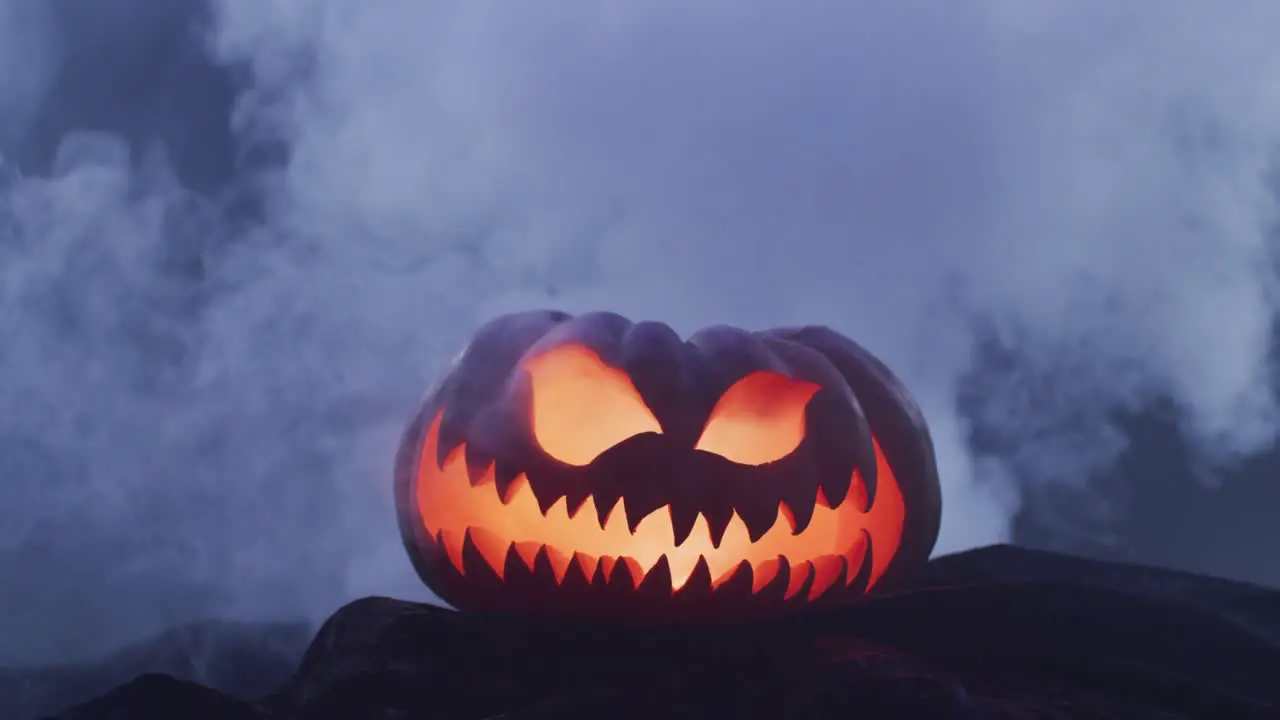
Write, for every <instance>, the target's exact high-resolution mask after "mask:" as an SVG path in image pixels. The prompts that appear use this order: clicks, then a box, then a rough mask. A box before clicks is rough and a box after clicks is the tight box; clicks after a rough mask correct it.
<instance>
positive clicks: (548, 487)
mask: <svg viewBox="0 0 1280 720" xmlns="http://www.w3.org/2000/svg"><path fill="white" fill-rule="evenodd" d="M525 477H527V478H528V479H529V489H530V490H531V491H533V497H534V498H535V499H536V500H537V501H538V510H540V511H542V516H543V517H546V515H547V511H549V510H550V509H551V506H553V505H555V504H556V503H557V502H560V500H562V499H563V498H564V493H563V492H560V490H559V488H557V487H556V483H554V482H547V481H546V480H545V479H544V480H543V481H541V482H536V481H535V478H534V477H532V476H529V475H528V474H526V475H525Z"/></svg>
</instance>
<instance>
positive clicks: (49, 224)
mask: <svg viewBox="0 0 1280 720" xmlns="http://www.w3.org/2000/svg"><path fill="white" fill-rule="evenodd" d="M1114 5H1115V4H1114V3H1111V4H1103V3H1100V2H1096V3H1095V2H1066V1H1065V0H1063V1H1062V2H1056V3H1052V4H1045V3H1040V4H1035V5H1027V4H1025V3H1016V2H1012V1H1011V0H1009V1H998V0H987V1H986V2H977V3H927V2H915V1H907V2H887V1H886V2H876V3H853V4H831V3H816V2H786V3H783V2H774V1H770V2H760V3H753V4H744V3H737V2H729V1H728V0H721V1H719V2H700V3H686V2H676V1H675V0H654V1H652V2H646V3H622V2H614V3H602V2H588V1H587V0H562V1H561V2H557V3H539V4H532V3H529V4H521V3H504V2H496V1H494V0H436V1H434V2H421V1H420V0H385V1H384V2H377V3H372V2H363V1H361V0H222V2H219V3H218V4H217V5H216V8H217V10H218V13H217V16H216V23H215V24H214V29H213V32H212V35H211V37H210V38H209V39H210V45H211V52H212V53H214V56H215V57H216V58H217V59H218V60H219V61H220V62H225V63H229V64H235V65H238V66H241V67H244V68H247V69H248V70H249V73H248V77H249V84H248V86H247V87H246V88H245V89H244V91H243V92H242V94H241V95H240V104H239V106H238V109H237V114H236V123H237V125H236V128H237V132H238V133H239V137H240V139H241V140H242V141H243V142H245V143H249V142H253V143H276V144H278V145H279V146H281V147H283V148H285V149H287V151H288V153H287V158H288V160H287V162H286V163H285V164H283V165H282V166H281V167H280V168H279V169H278V170H275V171H272V172H270V173H268V175H267V176H266V177H265V178H255V182H258V181H262V184H263V186H264V187H266V188H268V189H269V190H268V192H269V197H268V200H269V201H268V203H267V205H266V216H265V220H264V221H263V222H261V223H256V224H253V225H252V226H251V227H249V228H248V229H236V230H234V231H232V230H228V229H226V228H227V227H230V226H229V225H227V224H223V223H220V222H219V221H217V217H218V213H219V206H218V204H217V203H216V202H215V201H214V200H209V199H201V198H197V197H194V196H192V195H191V194H190V193H188V192H186V191H185V190H183V188H182V187H181V185H180V183H178V182H177V181H176V180H175V179H174V177H173V176H172V175H171V174H170V173H169V172H168V171H167V169H166V168H167V166H166V161H165V158H164V155H163V153H162V152H159V151H153V152H151V153H150V154H144V155H143V156H142V157H141V158H139V157H134V156H131V155H130V153H129V152H128V149H127V148H126V147H125V146H124V145H123V144H121V143H120V142H119V141H118V140H115V139H112V138H107V137H103V136H101V135H93V134H88V135H86V134H80V135H76V136H72V137H69V138H67V139H66V140H65V141H64V143H63V146H62V150H61V158H60V160H59V162H58V163H57V165H56V167H55V171H54V173H53V174H52V176H50V177H33V176H29V177H23V178H18V177H14V178H13V179H11V180H10V181H9V184H8V186H7V190H5V192H4V196H3V197H4V200H5V205H4V206H0V207H4V208H7V215H6V216H5V217H3V218H0V403H3V404H0V408H4V409H5V410H4V412H3V417H0V438H5V440H3V441H0V442H4V443H8V444H9V445H11V446H12V449H8V448H4V449H0V457H2V458H4V461H3V462H5V463H8V465H5V466H0V470H3V477H0V482H3V487H2V488H0V497H2V498H3V501H4V503H5V504H4V505H3V506H2V507H0V552H4V553H6V554H11V555H12V557H13V558H14V561H13V562H12V563H10V562H7V561H6V562H5V563H4V566H5V569H4V570H3V571H0V593H2V594H3V597H4V600H5V603H0V604H4V605H5V606H6V607H9V606H12V607H13V608H15V610H14V612H12V613H10V615H9V616H8V617H7V618H5V619H3V620H0V623H4V624H2V625H0V631H3V632H5V633H10V632H12V633H14V634H15V635H14V636H15V637H18V638H19V639H18V641H15V643H14V644H12V645H8V644H7V643H5V645H8V647H20V648H21V650H20V652H22V653H24V654H25V655H26V656H28V657H35V656H57V655H68V654H72V653H78V652H83V651H85V650H86V649H92V648H93V647H97V646H100V645H101V644H104V643H108V642H114V641H118V640H120V639H122V638H125V637H129V636H131V635H132V634H134V633H136V632H140V631H142V630H145V629H148V627H149V626H150V625H154V624H159V623H164V622H171V621H174V620H177V619H181V618H182V617H187V616H194V615H200V614H211V613H216V614H223V615H236V616H244V617H264V616H288V615H296V614H306V615H309V616H320V615H323V614H324V613H326V612H328V611H330V610H332V609H333V608H334V607H336V605H337V604H338V603H340V602H341V601H343V600H345V599H348V598H350V597H354V596H356V595H361V594H369V593H374V592H378V593H386V594H396V595H401V596H416V597H421V596H422V591H421V590H420V589H419V588H418V586H417V584H416V581H415V579H414V578H413V576H412V572H411V570H410V569H409V566H408V564H407V561H406V560H405V558H404V556H403V551H402V549H401V548H400V546H399V540H398V537H397V535H396V529H395V525H394V522H393V518H392V514H391V510H390V505H389V476H390V464H391V459H392V453H393V450H394V445H395V442H396V439H397V437H396V435H397V433H398V431H399V429H400V424H401V422H402V421H403V420H404V418H405V417H406V415H407V413H408V412H410V411H411V409H412V408H413V405H414V403H415V402H416V401H417V399H418V398H419V396H420V394H421V393H422V392H423V391H424V390H425V389H426V387H427V385H428V383H429V382H430V381H431V379H432V377H433V375H434V373H435V372H436V371H437V370H438V369H440V368H441V367H442V366H443V365H444V363H445V362H447V360H448V358H449V357H451V355H452V354H453V352H454V351H455V350H456V349H457V347H458V345H459V343H461V342H462V341H463V340H464V339H465V337H466V336H467V334H468V333H469V332H470V331H471V330H472V329H474V327H475V326H476V325H477V324H478V323H480V322H482V321H483V320H484V319H486V318H488V317H490V316H492V315H493V314H495V313H497V312H502V311H506V310H511V309H516V308H524V307H531V306H557V307H561V308H564V309H567V310H570V311H580V310H587V309H612V310H617V311H619V312H622V313H624V314H627V315H630V316H632V317H637V318H641V317H643V318H654V319H660V320H665V321H668V322H670V323H672V324H673V325H675V326H676V327H677V328H678V329H680V330H681V331H684V332H688V331H692V330H694V329H696V328H697V327H699V326H701V325H704V324H707V323H712V322H729V323H734V324H740V325H743V326H747V327H767V326H771V325H775V324H782V323H807V322H813V323H827V324H830V325H832V326H834V327H836V328H837V329H840V330H842V331H844V332H846V333H847V334H849V335H851V336H853V337H854V338H856V339H858V340H859V341H860V342H863V343H864V344H865V345H867V346H868V347H869V348H870V349H872V350H873V351H874V352H876V353H878V354H879V355H881V356H882V357H883V358H884V359H885V360H886V361H887V362H888V363H889V364H890V365H891V366H893V367H894V368H895V369H896V370H897V371H898V372H899V373H900V374H901V375H902V376H903V377H904V379H905V380H906V381H907V383H908V385H909V386H910V387H911V388H912V390H913V391H914V392H915V393H916V394H917V396H918V398H919V400H920V402H921V404H922V405H923V407H924V409H925V412H926V414H927V416H928V417H929V419H930V422H931V425H932V428H933V432H934V437H935V441H936V443H937V447H938V454H939V461H940V463H941V466H942V473H943V478H944V486H945V487H944V491H945V504H946V505H945V511H944V521H943V532H942V538H941V540H940V542H939V550H940V551H952V550H959V549H963V548H966V547H971V546H974V545H979V544H985V543H990V542H995V541H1000V540H1005V539H1008V537H1009V533H1010V522H1011V519H1012V517H1013V515H1014V513H1015V512H1016V511H1017V509H1018V507H1019V502H1020V499H1021V497H1022V491H1023V489H1024V488H1025V487H1027V485H1028V484H1032V485H1042V486H1043V485H1055V484H1056V485H1059V486H1064V487H1071V488H1076V489H1079V490H1081V491H1085V490H1087V489H1088V483H1089V481H1090V478H1092V477H1094V476H1096V474H1097V473H1098V472H1099V471H1101V470H1103V469H1105V468H1107V467H1108V466H1109V465H1110V463H1111V462H1112V461H1113V460H1114V459H1115V457H1116V455H1117V453H1118V452H1119V451H1120V450H1121V449H1122V448H1123V444H1124V437H1123V435H1122V434H1121V433H1120V432H1119V431H1118V429H1117V428H1115V427H1114V425H1113V424H1112V421H1111V417H1110V412H1111V411H1112V410H1113V409H1114V408H1116V407H1139V406H1141V405H1142V404H1143V403H1144V402H1146V401H1147V400H1148V399H1150V398H1151V397H1154V396H1156V395H1159V394H1167V395H1169V396H1171V397H1172V398H1173V399H1174V400H1175V401H1176V402H1177V403H1178V404H1179V405H1180V407H1181V408H1182V409H1183V410H1184V411H1185V429H1186V431H1187V433H1188V436H1189V438H1190V439H1191V440H1192V442H1193V443H1194V444H1195V446H1196V447H1198V448H1199V449H1200V450H1201V452H1202V457H1203V459H1204V460H1205V461H1206V462H1209V463H1213V462H1218V461H1221V460H1225V459H1230V458H1231V457H1235V456H1237V455H1239V454H1243V453H1248V452H1251V451H1254V450H1256V449H1259V448H1261V447H1265V446H1266V445H1267V444H1269V443H1270V442H1271V440H1272V439H1273V437H1274V436H1275V431H1276V425H1275V419H1274V418H1276V417H1277V414H1276V412H1275V410H1276V408H1275V402H1274V397H1273V396H1272V394H1271V393H1270V391H1269V389H1268V374H1267V373H1268V371H1267V356H1268V349H1269V342H1270V331H1271V322H1272V317H1273V314H1274V308H1275V305H1276V291H1275V281H1276V277H1275V268H1274V265H1273V261H1272V257H1271V253H1272V252H1273V250H1274V242H1273V241H1272V239H1271V237H1272V236H1271V235H1270V233H1272V232H1273V229H1274V227H1275V206H1274V202H1275V196H1274V192H1273V188H1272V187H1270V186H1269V185H1268V181H1269V173H1270V172H1271V169H1272V164H1273V161H1274V159H1275V158H1274V152H1275V148H1276V141H1277V140H1278V139H1280V93H1277V92H1276V90H1277V88H1276V87H1275V85H1276V83H1275V81H1274V78H1277V77H1280V74H1278V72H1277V71H1280V50H1277V49H1274V48H1275V47H1277V46H1276V45H1275V44H1274V43H1273V42H1272V41H1271V38H1270V37H1269V36H1268V35H1269V31H1268V29H1269V28H1272V27H1276V26H1277V25H1276V24H1277V22H1280V7H1278V6H1275V5H1274V4H1271V3H1265V2H1261V1H1259V2H1243V3H1238V4H1234V5H1233V6H1232V7H1231V8H1230V10H1231V12H1228V9H1227V8H1225V7H1217V4H1213V7H1211V4H1210V3H1208V2H1207V0H1204V1H1203V2H1198V3H1192V2H1181V3H1177V2H1161V3H1154V2H1150V3H1144V2H1139V3H1130V4H1127V5H1125V6H1124V7H1122V8H1120V7H1113V6H1114ZM19 17H20V15H19ZM15 22H16V21H15V20H13V18H12V17H10V15H6V14H3V13H0V39H3V38H6V37H10V36H19V35H20V36H22V37H23V38H24V42H25V43H27V44H28V47H26V48H25V49H23V50H21V52H16V51H12V50H11V48H13V47H18V46H9V45H6V44H4V43H3V42H0V62H8V63H9V64H8V65H0V101H3V102H4V103H5V105H3V106H0V107H3V108H4V109H5V112H6V113H8V108H10V107H12V108H13V111H12V113H8V114H6V115H5V117H22V116H20V115H19V114H18V113H19V111H20V110H22V111H24V112H25V111H26V110H27V109H29V108H30V107H31V106H32V104H33V103H35V102H37V99H38V97H39V94H40V89H41V88H43V87H44V85H43V84H40V85H30V87H32V88H36V89H24V87H26V86H23V85H22V83H24V82H27V83H28V84H30V82H32V81H30V79H29V78H26V77H25V76H24V77H22V78H18V76H19V75H22V73H15V72H13V71H12V68H13V67H14V63H16V62H20V61H22V59H23V58H28V57H36V56H37V55H38V53H40V52H47V53H49V56H50V57H52V55H53V51H52V50H47V49H48V48H55V49H56V47H57V46H56V38H51V37H50V38H46V41H45V42H44V43H38V42H36V40H37V39H38V38H39V37H40V35H39V34H37V33H32V32H28V31H24V30H23V29H22V28H23V27H25V28H28V30H29V29H30V28H31V27H34V26H33V25H32V24H31V23H30V22H28V24H27V25H25V26H15V24H14V23H15ZM15 27H18V30H15V29H14V28H15ZM10 57H13V58H16V59H15V60H10V59H8V58H10ZM51 63H52V61H50V64H48V67H53V65H52V64H51ZM42 66H43V65H42ZM33 67H34V65H33ZM15 78H18V79H17V80H15ZM14 122H15V123H17V122H18V121H16V120H15V121H14ZM2 127H3V124H2V123H0V128H2ZM6 222H7V223H8V224H9V226H10V227H11V228H12V230H10V231H9V232H8V234H7V235H5V234H3V233H4V232H5V230H3V228H4V227H6V226H5V225H4V224H3V223H6ZM178 237H180V238H181V242H178V241H177V240H175V238H178ZM184 263H187V264H194V265H195V266H198V267H199V268H200V270H199V272H192V273H187V274H185V275H184V274H183V272H182V271H181V268H184V267H187V265H185V264H184ZM175 267H176V268H178V270H175V269H174V268H175ZM175 278H178V279H175ZM182 278H185V279H182ZM197 280H198V282H197ZM977 327H984V328H989V329H991V330H992V331H993V332H994V333H995V334H996V335H997V336H998V337H999V338H1000V339H1001V340H1002V342H1003V344H1004V345H1005V346H1006V348H1007V349H1009V350H1010V351H1011V352H1012V353H1013V354H1014V355H1016V357H1017V362H1016V363H1014V365H1013V366H1012V369H1011V370H1010V371H1009V372H1007V373H1005V374H1003V375H1001V376H1000V378H999V380H998V381H990V382H989V384H988V385H982V383H981V382H979V383H978V385H979V387H982V388H985V391H984V392H980V393H979V394H978V396H977V400H976V402H974V403H973V404H972V407H971V408H969V411H968V413H967V414H961V413H960V412H959V411H958V409H957V408H958V398H959V396H960V393H961V385H962V383H963V382H965V379H966V378H967V377H969V376H970V373H971V372H972V371H973V369H974V358H975V353H976V352H977V351H978V336H977V335H976V330H975V328H977ZM974 421H976V422H978V423H979V424H980V425H981V426H982V427H983V428H985V429H986V430H987V431H988V432H992V433H995V434H997V435H999V436H1000V437H1001V440H1002V443H1003V446H1004V452H1003V454H1002V455H1001V457H999V458H992V457H987V456H983V455H978V454H975V452H973V451H972V450H971V449H970V447H969V444H968V442H967V441H968V436H969V433H970V430H971V423H972V422H974ZM24 458H25V459H24ZM23 463H26V464H25V465H24V464H23ZM33 548H34V549H33ZM37 549H38V550H39V552H37ZM48 558H56V560H55V561H54V563H53V564H50V562H49V560H48ZM86 597H97V598H101V602H100V603H97V604H95V603H91V602H88V601H87V600H86ZM59 613H61V615H59ZM72 614H74V615H75V618H74V619H73V620H71V621H69V624H68V627H69V628H70V630H57V631H55V630H51V629H50V628H52V627H53V626H55V625H56V624H58V623H62V622H63V621H64V620H65V619H66V618H65V617H64V615H66V616H69V615H72ZM23 628H37V629H38V630H27V629H23ZM7 651H8V650H7V649H5V650H0V653H2V652H7Z"/></svg>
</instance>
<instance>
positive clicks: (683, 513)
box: [667, 504, 698, 547]
mask: <svg viewBox="0 0 1280 720" xmlns="http://www.w3.org/2000/svg"><path fill="white" fill-rule="evenodd" d="M667 511H668V513H669V514H670V515H671V532H672V536H673V537H674V538H675V546H676V547H680V546H681V545H683V544H684V541H685V540H688V539H689V534H690V533H692V532H693V526H694V523H696V522H697V521H698V509H697V508H694V507H690V506H688V505H675V504H672V505H668V506H667Z"/></svg>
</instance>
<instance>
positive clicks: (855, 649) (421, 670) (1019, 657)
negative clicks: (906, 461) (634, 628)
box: [0, 546, 1280, 720]
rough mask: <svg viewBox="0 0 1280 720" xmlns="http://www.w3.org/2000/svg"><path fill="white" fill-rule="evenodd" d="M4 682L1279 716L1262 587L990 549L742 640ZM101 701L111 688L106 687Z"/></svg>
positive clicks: (335, 653) (237, 638)
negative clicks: (893, 591) (900, 587)
mask: <svg viewBox="0 0 1280 720" xmlns="http://www.w3.org/2000/svg"><path fill="white" fill-rule="evenodd" d="M305 632H306V631H305V628H302V627H299V626H285V625H281V626H261V627H254V626H246V625H227V624H208V625H201V626H197V627H191V628H184V629H180V630H176V631H173V632H170V633H167V634H165V635H163V636H161V637H159V638H156V639H154V640H152V641H150V642H147V643H144V644H141V645H139V646H137V647H136V648H134V649H132V650H129V651H127V652H124V653H120V654H117V655H115V656H113V657H110V658H107V659H105V660H104V661H103V662H102V663H100V664H97V665H93V666H81V667H74V668H48V669H41V670H16V671H10V672H7V673H2V674H0V717H2V718H5V720H8V719H9V718H13V719H14V720H24V718H35V717H56V718H59V719H61V720H73V719H74V720H102V719H105V718H112V719H117V718H119V719H121V720H125V719H127V720H152V719H157V720H161V719H162V720H204V719H205V718H211V719H212V718H217V719H220V720H222V719H225V720H241V719H243V720H249V719H251V718H253V719H259V720H272V719H279V720H285V719H291V720H302V719H306V720H321V719H325V720H328V719H334V720H337V719H339V718H342V719H350V720H378V719H386V720H391V719H392V718H403V719H409V718H458V719H462V718H477V719H479V718H512V719H514V718H529V719H532V718H592V719H596V718H686V717H687V718H711V717H726V718H731V717H762V718H763V717H767V718H771V720H772V719H776V718H815V719H816V718H845V717H849V718H852V717H859V718H880V717H884V718H933V717H937V718H1124V719H1125V720H1141V719H1143V718H1206V719H1210V720H1234V719H1237V718H1280V591H1274V590H1268V589H1265V588H1259V587H1254V586H1250V585H1245V584H1241V583H1235V582H1229V581H1224V580H1217V579H1213V578H1206V577H1199V576H1194V575H1188V574H1184V573H1177V572H1172V571H1166V570H1157V569H1152V568H1142V567H1135V566H1125V565H1115V564H1105V563H1099V562H1094V561H1087V560H1080V559H1076V558H1070V557H1066V556H1060V555H1052V554H1047V553H1041V552H1036V551H1030V550H1024V549H1019V548H1014V547H1009V546H996V547H990V548H985V549H982V550H976V551H972V552H968V553H963V554H959V555H953V556H949V557H944V558H940V559H938V560H935V561H934V562H933V563H931V565H930V567H929V570H928V573H927V574H926V577H925V578H924V582H922V583H921V588H920V589H918V590H915V591H912V592H907V593H901V594H898V595H894V596H886V597H882V598H879V599H876V600H874V601H871V602H868V603H867V604H865V605H863V606H860V607H857V608H849V609H844V610H840V611H836V612H830V613H826V614H822V615H814V616H810V617H804V618H797V619H789V620H786V621H781V622H775V623H771V624H756V625H753V626H750V627H736V628H704V629H701V630H698V631H689V630H685V631H681V632H671V633H661V632H648V633H638V634H637V633H621V632H615V633H611V634H604V633H601V632H599V631H592V630H587V629H582V628H577V629H574V628H566V627H557V628H551V627H539V626H534V625H532V624H530V623H528V622H525V623H517V622H511V621H500V620H496V619H492V618H482V617H475V616H467V615H461V614H458V613H455V612H452V611H448V610H443V609H440V608H435V607H431V606H426V605H417V604H412V603H405V602H400V601H396V600H390V599H385V598H367V599H364V600H359V601H356V602H354V603H351V604H350V605H347V606H346V607H344V608H342V609H340V610H339V611H338V612H337V613H335V614H334V615H333V617H332V618H330V620H329V621H328V622H327V623H326V624H325V625H324V627H323V628H322V629H321V630H320V632H319V633H318V634H317V635H316V636H315V638H314V639H312V640H311V643H310V646H309V647H307V648H306V650H305V654H302V655H301V661H300V662H299V661H298V655H299V654H300V651H301V648H302V647H304V646H305V645H306V638H305ZM112 688H114V689H112Z"/></svg>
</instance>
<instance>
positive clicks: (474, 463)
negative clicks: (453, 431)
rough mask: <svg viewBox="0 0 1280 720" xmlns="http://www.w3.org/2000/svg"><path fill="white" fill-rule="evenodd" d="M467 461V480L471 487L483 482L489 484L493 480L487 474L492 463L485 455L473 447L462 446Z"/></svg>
mask: <svg viewBox="0 0 1280 720" xmlns="http://www.w3.org/2000/svg"><path fill="white" fill-rule="evenodd" d="M462 447H463V451H464V453H465V457H466V461H467V479H468V480H470V481H471V486H472V487H476V486H477V485H482V484H484V483H485V482H491V481H492V480H493V478H492V477H491V476H490V474H489V470H490V469H491V468H492V467H493V461H492V460H490V459H489V457H488V456H487V455H485V454H484V453H482V452H480V451H479V450H477V449H476V448H475V446H474V445H463V446H462Z"/></svg>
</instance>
